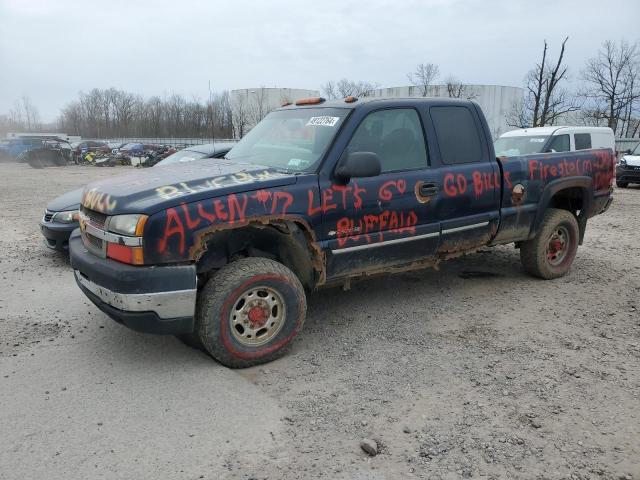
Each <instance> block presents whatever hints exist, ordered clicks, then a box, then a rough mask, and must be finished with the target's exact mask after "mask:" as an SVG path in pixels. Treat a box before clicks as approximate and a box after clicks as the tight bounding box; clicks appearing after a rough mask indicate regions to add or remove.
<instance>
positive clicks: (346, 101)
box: [344, 95, 358, 103]
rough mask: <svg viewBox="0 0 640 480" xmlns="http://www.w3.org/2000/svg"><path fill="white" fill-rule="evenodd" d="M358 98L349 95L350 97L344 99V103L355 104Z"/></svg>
mask: <svg viewBox="0 0 640 480" xmlns="http://www.w3.org/2000/svg"><path fill="white" fill-rule="evenodd" d="M357 101H358V97H354V96H353V95H349V96H348V97H344V103H353V102H357Z"/></svg>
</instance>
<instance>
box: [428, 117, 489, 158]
mask: <svg viewBox="0 0 640 480" xmlns="http://www.w3.org/2000/svg"><path fill="white" fill-rule="evenodd" d="M429 113H430V115H431V119H432V120H433V126H434V129H435V131H436V138H437V140H438V146H439V147H440V157H441V161H442V163H444V164H447V165H458V164H465V163H475V162H480V161H482V160H483V159H484V154H483V151H484V149H483V146H482V140H481V139H480V134H479V132H478V130H479V127H478V125H477V124H476V122H475V119H474V116H473V114H472V113H471V111H470V110H469V109H468V108H467V107H463V106H442V107H431V108H430V109H429Z"/></svg>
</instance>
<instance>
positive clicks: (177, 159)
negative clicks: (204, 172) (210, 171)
mask: <svg viewBox="0 0 640 480" xmlns="http://www.w3.org/2000/svg"><path fill="white" fill-rule="evenodd" d="M208 156H209V154H208V153H202V152H195V151H193V150H186V149H185V150H180V151H179V152H176V153H174V154H172V155H169V156H168V157H167V158H165V159H164V160H162V161H160V162H158V165H171V164H172V163H182V162H193V161H194V160H200V159H202V158H207V157H208Z"/></svg>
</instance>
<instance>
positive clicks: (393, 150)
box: [315, 107, 440, 278]
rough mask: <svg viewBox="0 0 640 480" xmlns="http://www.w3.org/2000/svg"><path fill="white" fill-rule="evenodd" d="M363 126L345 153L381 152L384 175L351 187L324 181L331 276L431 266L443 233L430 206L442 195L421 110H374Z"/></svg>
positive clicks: (353, 180)
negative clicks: (411, 265) (418, 263)
mask: <svg viewBox="0 0 640 480" xmlns="http://www.w3.org/2000/svg"><path fill="white" fill-rule="evenodd" d="M353 121H358V120H357V119H354V120H353ZM357 125H358V126H357V127H356V128H355V131H354V132H353V135H352V136H351V138H350V140H349V142H348V143H347V145H346V148H345V149H344V150H343V152H342V153H341V155H348V154H349V153H350V152H374V153H376V154H377V155H378V157H379V158H380V162H381V167H382V171H381V174H380V175H378V176H375V177H369V178H351V179H350V180H349V181H348V182H346V183H343V184H341V183H339V182H338V181H337V180H336V179H335V178H334V179H330V178H327V179H320V192H321V193H320V196H321V198H319V199H318V200H317V201H316V202H315V204H316V205H317V206H316V207H315V208H319V209H321V210H322V214H323V229H324V238H325V239H327V245H328V252H327V276H328V278H332V277H334V278H335V277H341V276H347V275H352V274H357V273H362V272H373V271H381V270H385V269H386V268H387V267H391V266H398V265H403V264H407V263H410V262H414V261H426V262H428V261H429V259H433V258H434V256H435V252H436V249H437V245H438V237H439V235H440V233H439V231H440V227H439V223H438V219H437V218H436V217H435V215H434V210H433V208H432V204H431V203H430V202H429V200H430V199H431V198H432V197H433V196H435V195H437V192H438V189H437V188H436V186H435V185H436V172H434V171H432V170H431V169H430V167H429V163H428V162H429V160H428V157H429V156H428V154H427V145H426V142H425V136H424V129H423V125H422V122H421V118H420V115H419V113H418V111H417V110H416V109H415V108H412V107H397V108H385V109H379V110H374V111H371V112H369V113H367V114H366V116H364V117H363V118H362V119H361V120H360V121H359V123H358V124H357ZM341 158H342V157H341Z"/></svg>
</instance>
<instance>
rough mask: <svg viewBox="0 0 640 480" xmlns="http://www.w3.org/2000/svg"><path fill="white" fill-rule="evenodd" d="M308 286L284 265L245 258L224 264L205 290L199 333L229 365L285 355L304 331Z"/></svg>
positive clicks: (210, 350)
mask: <svg viewBox="0 0 640 480" xmlns="http://www.w3.org/2000/svg"><path fill="white" fill-rule="evenodd" d="M306 312H307V300H306V296H305V293H304V288H303V287H302V284H301V283H300V280H298V277H297V276H296V275H295V274H294V273H293V272H292V271H291V270H289V269H288V268H287V267H285V266H284V265H282V264H281V263H278V262H275V261H273V260H269V259H266V258H258V257H251V258H243V259H241V260H237V261H235V262H232V263H230V264H228V265H225V266H224V267H223V268H221V269H220V270H219V271H218V272H217V273H216V274H215V275H214V276H213V277H212V278H210V279H209V281H208V282H207V283H206V285H205V286H204V287H203V289H202V290H201V292H200V294H199V296H198V303H197V310H196V331H197V333H198V336H199V337H200V341H201V342H202V345H203V347H204V349H205V350H206V351H207V352H208V353H209V354H210V355H211V356H212V357H213V358H215V359H216V360H218V361H219V362H220V363H222V364H223V365H226V366H228V367H231V368H243V367H250V366H253V365H258V364H260V363H265V362H270V361H272V360H275V359H276V358H279V357H281V356H283V355H284V354H285V353H286V352H287V350H288V348H289V347H290V345H291V342H292V341H293V339H294V338H295V336H296V335H297V333H298V332H299V331H300V330H301V329H302V325H303V324H304V319H305V316H306Z"/></svg>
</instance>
